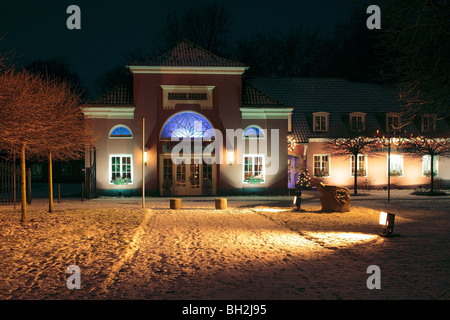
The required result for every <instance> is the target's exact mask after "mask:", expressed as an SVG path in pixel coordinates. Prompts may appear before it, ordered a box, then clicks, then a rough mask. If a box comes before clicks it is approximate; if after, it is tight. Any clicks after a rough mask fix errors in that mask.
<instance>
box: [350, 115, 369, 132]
mask: <svg viewBox="0 0 450 320" xmlns="http://www.w3.org/2000/svg"><path fill="white" fill-rule="evenodd" d="M357 118H361V129H354V128H353V119H357ZM350 130H351V131H355V132H361V131H365V130H366V114H365V113H364V112H353V113H350Z"/></svg>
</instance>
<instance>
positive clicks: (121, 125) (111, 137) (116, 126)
mask: <svg viewBox="0 0 450 320" xmlns="http://www.w3.org/2000/svg"><path fill="white" fill-rule="evenodd" d="M119 127H124V128H127V129H128V130H129V131H130V133H131V137H115V136H111V134H112V132H113V131H114V130H115V129H116V128H119ZM108 138H109V139H133V130H131V129H130V127H129V126H126V125H124V124H116V125H115V126H113V127H112V128H111V130H109V135H108Z"/></svg>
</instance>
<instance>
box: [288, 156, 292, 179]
mask: <svg viewBox="0 0 450 320" xmlns="http://www.w3.org/2000/svg"><path fill="white" fill-rule="evenodd" d="M291 166H292V160H291V159H288V183H291Z"/></svg>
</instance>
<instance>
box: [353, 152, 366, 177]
mask: <svg viewBox="0 0 450 320" xmlns="http://www.w3.org/2000/svg"><path fill="white" fill-rule="evenodd" d="M351 166H352V167H351V170H352V173H351V176H352V177H354V176H355V156H353V155H352V161H351ZM357 166H358V168H357V170H358V171H357V176H358V177H367V156H366V155H365V154H358V164H357Z"/></svg>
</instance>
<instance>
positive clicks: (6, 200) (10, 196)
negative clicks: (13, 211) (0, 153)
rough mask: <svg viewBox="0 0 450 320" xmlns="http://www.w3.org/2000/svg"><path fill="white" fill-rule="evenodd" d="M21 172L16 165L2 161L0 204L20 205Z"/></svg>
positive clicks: (0, 165) (0, 168) (0, 162)
mask: <svg viewBox="0 0 450 320" xmlns="http://www.w3.org/2000/svg"><path fill="white" fill-rule="evenodd" d="M20 180H21V176H20V171H19V170H16V168H15V165H14V163H12V162H7V161H5V160H0V181H1V189H0V204H15V203H20V197H21V193H20V191H21V190H20Z"/></svg>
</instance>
